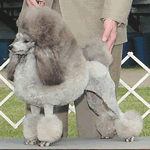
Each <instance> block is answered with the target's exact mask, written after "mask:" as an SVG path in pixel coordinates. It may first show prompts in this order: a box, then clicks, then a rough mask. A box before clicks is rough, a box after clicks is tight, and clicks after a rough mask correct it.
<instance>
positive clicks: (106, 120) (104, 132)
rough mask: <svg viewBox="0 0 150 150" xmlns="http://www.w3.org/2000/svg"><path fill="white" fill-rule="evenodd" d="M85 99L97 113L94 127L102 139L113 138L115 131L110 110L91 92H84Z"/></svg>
mask: <svg viewBox="0 0 150 150" xmlns="http://www.w3.org/2000/svg"><path fill="white" fill-rule="evenodd" d="M86 94H87V101H88V104H89V106H90V107H91V109H92V110H93V111H94V112H95V114H96V115H98V118H97V120H96V129H97V131H98V132H99V134H100V135H101V138H103V139H110V138H113V137H114V136H115V135H116V134H117V133H116V130H115V126H114V118H113V116H112V115H111V114H110V113H111V112H110V111H109V109H108V108H107V106H106V105H105V103H104V102H103V100H102V99H101V98H100V97H98V96H97V95H96V94H95V93H93V92H86Z"/></svg>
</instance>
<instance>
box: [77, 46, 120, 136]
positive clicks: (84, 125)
mask: <svg viewBox="0 0 150 150" xmlns="http://www.w3.org/2000/svg"><path fill="white" fill-rule="evenodd" d="M112 55H113V63H112V65H111V66H110V74H111V77H112V79H113V80H114V82H115V85H116V93H117V89H118V83H119V79H120V68H121V58H122V45H117V46H114V48H113V50H112ZM91 96H92V94H91ZM93 98H94V97H93ZM75 106H76V116H77V129H78V136H79V137H82V138H85V137H86V138H87V137H90V138H94V137H100V135H99V133H98V132H97V130H96V125H95V123H96V120H97V118H98V117H97V115H96V114H95V113H94V112H93V111H92V110H91V109H90V108H89V106H88V104H87V101H86V95H85V94H84V95H83V96H82V97H80V98H79V99H78V100H76V101H75Z"/></svg>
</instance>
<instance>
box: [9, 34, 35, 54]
mask: <svg viewBox="0 0 150 150" xmlns="http://www.w3.org/2000/svg"><path fill="white" fill-rule="evenodd" d="M34 46H35V42H33V41H32V40H31V38H30V37H29V36H28V35H27V34H25V33H18V34H16V39H15V40H14V42H13V43H12V44H11V45H9V47H8V49H9V51H10V52H11V53H12V54H14V55H15V54H16V55H27V53H28V52H29V51H30V50H31V49H32V48H33V47H34Z"/></svg>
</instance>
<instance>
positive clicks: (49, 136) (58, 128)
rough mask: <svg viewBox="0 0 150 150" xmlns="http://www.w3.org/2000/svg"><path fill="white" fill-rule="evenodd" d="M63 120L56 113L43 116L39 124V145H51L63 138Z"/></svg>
mask: <svg viewBox="0 0 150 150" xmlns="http://www.w3.org/2000/svg"><path fill="white" fill-rule="evenodd" d="M62 128H63V127H62V122H61V121H60V120H59V119H58V117H57V116H56V115H52V116H46V117H42V118H41V119H40V120H39V122H38V125H37V133H38V135H37V137H38V139H39V140H40V141H41V142H40V143H39V146H50V145H51V144H52V143H54V142H56V141H57V140H59V139H60V138H61V135H62Z"/></svg>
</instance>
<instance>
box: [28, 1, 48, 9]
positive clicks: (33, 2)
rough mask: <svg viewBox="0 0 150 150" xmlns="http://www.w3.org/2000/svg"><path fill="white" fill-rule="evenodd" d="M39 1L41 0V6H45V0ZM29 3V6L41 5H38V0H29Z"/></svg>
mask: <svg viewBox="0 0 150 150" xmlns="http://www.w3.org/2000/svg"><path fill="white" fill-rule="evenodd" d="M39 2H40V6H44V4H45V0H39ZM27 5H28V6H35V7H39V5H38V3H37V2H36V0H27Z"/></svg>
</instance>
